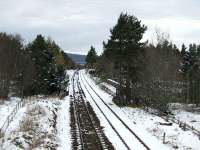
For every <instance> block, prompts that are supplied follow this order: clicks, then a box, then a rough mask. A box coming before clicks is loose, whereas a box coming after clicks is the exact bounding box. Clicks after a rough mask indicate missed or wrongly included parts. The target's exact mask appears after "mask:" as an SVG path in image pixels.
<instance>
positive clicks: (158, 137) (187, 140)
mask: <svg viewBox="0 0 200 150" xmlns="http://www.w3.org/2000/svg"><path fill="white" fill-rule="evenodd" d="M82 73H83V74H84V76H85V77H86V78H87V80H88V81H89V83H90V84H91V85H92V87H93V89H95V90H96V91H97V93H98V94H99V95H100V97H102V98H103V99H104V100H105V101H106V103H107V104H109V106H110V107H112V109H113V110H114V111H115V112H116V113H117V114H118V115H119V116H120V117H121V118H122V119H123V121H125V122H126V123H127V124H128V125H129V127H130V128H131V129H133V130H134V131H135V132H136V133H137V135H138V136H139V137H140V138H142V139H143V140H144V141H145V143H146V144H147V145H148V146H149V147H150V148H151V149H180V150H185V149H192V150H199V147H200V140H199V137H198V136H196V135H195V134H193V133H192V131H183V130H182V129H181V128H180V127H179V126H178V125H177V124H173V125H172V126H164V125H160V122H161V123H165V122H166V121H165V120H164V119H162V118H160V117H158V116H155V115H153V114H149V113H147V112H146V111H144V110H143V109H142V108H131V107H121V108H119V107H118V106H116V105H115V104H114V103H113V102H112V96H111V95H109V94H107V93H106V92H105V91H103V90H102V89H100V87H98V86H97V85H95V83H94V81H93V80H92V79H91V78H89V76H88V75H87V74H86V73H85V72H84V71H82ZM105 86H106V85H105ZM88 88H89V87H88ZM107 88H109V86H107ZM111 88H113V87H111ZM90 92H92V90H90ZM95 99H96V101H98V103H99V104H100V102H99V101H100V100H99V99H98V98H97V97H96V98H95ZM92 106H93V107H94V109H95V112H96V113H97V114H99V112H98V110H97V109H96V108H95V106H94V105H92ZM101 107H103V110H105V109H106V108H104V106H103V105H102V106H101ZM107 113H108V114H109V115H110V113H109V112H107ZM175 114H176V117H179V118H180V119H182V120H187V122H190V123H191V122H192V121H193V120H195V121H196V122H192V125H193V126H195V127H197V128H200V126H199V121H200V118H199V116H200V115H199V114H196V115H195V114H194V113H191V112H186V111H183V110H176V113H175ZM110 118H111V117H110ZM111 119H112V120H113V118H111ZM101 121H102V119H101ZM114 121H115V120H113V121H112V122H114ZM103 124H105V123H103ZM120 126H121V125H120V124H118V128H121V127H120ZM106 128H107V126H105V129H106ZM109 130H110V129H109ZM105 133H107V130H105ZM164 133H165V134H166V141H165V145H163V144H162V142H163V135H164ZM106 135H109V134H108V133H107V134H106ZM113 136H114V135H113ZM113 136H108V138H109V139H110V140H111V142H112V143H113V140H112V138H110V137H113ZM127 139H131V137H130V136H129V137H127ZM113 144H114V145H115V144H116V143H113ZM116 147H117V148H119V147H120V145H116ZM119 149H121V148H119Z"/></svg>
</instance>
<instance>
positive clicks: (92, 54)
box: [85, 46, 97, 68]
mask: <svg viewBox="0 0 200 150" xmlns="http://www.w3.org/2000/svg"><path fill="white" fill-rule="evenodd" d="M85 60H86V63H87V65H88V66H89V67H92V68H93V67H94V64H95V63H96V61H97V53H96V51H95V48H94V47H93V46H91V48H90V50H89V51H88V54H87V56H86V59H85Z"/></svg>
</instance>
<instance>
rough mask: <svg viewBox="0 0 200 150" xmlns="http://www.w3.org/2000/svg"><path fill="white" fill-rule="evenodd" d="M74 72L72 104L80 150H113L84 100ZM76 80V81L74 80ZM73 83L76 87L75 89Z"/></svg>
mask: <svg viewBox="0 0 200 150" xmlns="http://www.w3.org/2000/svg"><path fill="white" fill-rule="evenodd" d="M76 73H78V72H75V74H74V75H73V79H72V80H73V98H74V101H73V106H74V113H75V118H76V123H77V127H78V132H79V138H80V146H81V149H82V150H93V149H95V150H107V149H109V150H113V149H114V148H113V146H112V144H111V143H110V142H109V141H108V139H107V138H106V136H105V135H104V133H103V130H102V127H101V126H100V124H99V121H98V118H97V117H96V116H95V114H94V112H93V110H92V107H91V106H90V105H89V103H86V102H85V100H84V97H85V95H84V92H83V90H82V89H81V86H80V83H79V82H78V79H75V76H76ZM75 80H76V82H75ZM75 84H76V87H77V88H78V89H77V90H78V91H76V90H75Z"/></svg>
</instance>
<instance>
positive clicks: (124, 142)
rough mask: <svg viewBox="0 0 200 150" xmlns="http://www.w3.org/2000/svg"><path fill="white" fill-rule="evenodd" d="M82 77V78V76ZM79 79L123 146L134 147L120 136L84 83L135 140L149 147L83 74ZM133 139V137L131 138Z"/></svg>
mask: <svg viewBox="0 0 200 150" xmlns="http://www.w3.org/2000/svg"><path fill="white" fill-rule="evenodd" d="M82 77H83V78H82ZM80 78H81V81H82V84H83V86H84V87H85V89H86V91H87V92H88V94H89V95H90V97H91V98H92V100H93V102H94V103H95V105H96V106H97V107H98V109H99V110H100V111H101V113H102V114H103V116H104V117H105V118H106V120H107V121H108V123H109V124H110V126H111V127H112V128H113V130H114V131H115V133H116V134H117V135H118V136H119V138H120V139H121V141H122V142H123V144H124V145H125V147H126V148H127V149H134V147H130V146H129V145H128V144H127V142H126V141H125V140H124V139H123V138H122V136H121V135H120V133H119V132H118V131H117V129H116V128H115V127H114V125H113V123H111V122H110V120H109V118H108V117H107V116H106V115H105V113H104V112H103V111H102V109H101V108H100V107H99V105H98V103H97V102H96V101H95V99H94V97H93V95H92V94H91V92H90V91H89V89H88V88H87V86H86V84H87V85H88V86H89V88H90V89H91V90H92V91H93V93H95V95H96V96H97V97H98V98H99V99H100V100H101V101H102V102H103V104H104V105H105V106H106V107H107V108H108V109H109V110H110V112H111V113H112V114H113V115H114V116H115V117H116V118H117V119H118V120H119V121H120V122H121V123H122V124H123V126H124V127H125V128H126V129H127V130H128V131H129V132H130V133H131V134H132V135H133V136H134V137H135V140H137V141H138V142H139V143H140V144H141V145H142V146H143V147H144V148H145V149H147V150H150V148H149V147H148V146H147V145H146V143H144V141H143V140H142V139H141V138H140V137H139V136H138V135H137V134H136V133H135V132H134V131H133V130H132V129H131V128H130V127H129V126H128V125H127V124H126V123H125V122H124V121H123V120H122V119H121V118H120V117H119V116H118V115H117V114H116V113H115V111H114V110H113V109H112V108H111V107H110V106H109V105H108V104H107V103H106V102H105V101H104V100H103V98H101V97H100V95H99V94H98V93H97V92H96V91H95V90H94V89H93V88H92V86H91V85H90V83H89V82H88V81H87V79H86V78H85V77H84V76H83V75H80ZM83 79H84V80H85V83H86V84H85V83H84V82H83ZM133 140H134V139H133Z"/></svg>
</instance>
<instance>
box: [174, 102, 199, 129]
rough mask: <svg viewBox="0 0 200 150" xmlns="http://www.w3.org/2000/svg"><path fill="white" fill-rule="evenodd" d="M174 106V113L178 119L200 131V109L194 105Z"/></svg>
mask: <svg viewBox="0 0 200 150" xmlns="http://www.w3.org/2000/svg"><path fill="white" fill-rule="evenodd" d="M171 105H172V108H173V109H172V112H173V114H174V115H175V117H176V119H178V120H181V121H182V122H185V123H187V124H188V125H190V126H193V127H194V128H195V129H197V130H199V131H200V107H196V106H194V105H192V104H180V103H174V104H171Z"/></svg>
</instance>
